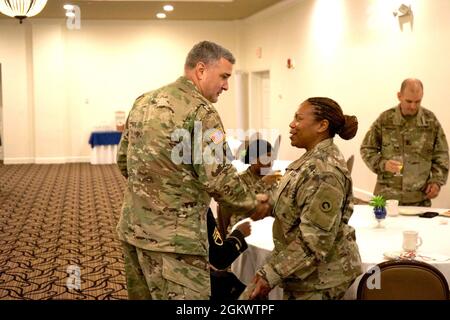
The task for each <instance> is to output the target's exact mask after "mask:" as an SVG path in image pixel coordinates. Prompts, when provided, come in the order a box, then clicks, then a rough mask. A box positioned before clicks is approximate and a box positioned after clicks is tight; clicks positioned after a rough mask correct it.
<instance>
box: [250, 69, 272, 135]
mask: <svg viewBox="0 0 450 320" xmlns="http://www.w3.org/2000/svg"><path fill="white" fill-rule="evenodd" d="M250 88H251V89H250V108H249V109H250V110H249V111H250V112H249V128H250V129H254V130H256V131H263V129H266V130H268V129H270V128H271V112H270V72H269V71H268V70H266V71H258V72H252V73H251V78H250Z"/></svg>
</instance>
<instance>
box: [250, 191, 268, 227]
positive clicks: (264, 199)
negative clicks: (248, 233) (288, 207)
mask: <svg viewBox="0 0 450 320" xmlns="http://www.w3.org/2000/svg"><path fill="white" fill-rule="evenodd" d="M256 200H258V203H257V204H256V209H255V211H254V212H253V213H252V214H251V215H250V218H251V219H252V220H254V221H257V220H261V219H264V218H265V217H267V216H270V214H271V213H272V206H271V205H270V203H269V196H268V195H267V194H263V193H260V194H257V195H256Z"/></svg>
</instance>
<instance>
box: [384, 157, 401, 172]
mask: <svg viewBox="0 0 450 320" xmlns="http://www.w3.org/2000/svg"><path fill="white" fill-rule="evenodd" d="M402 166H403V164H402V163H401V162H400V161H396V160H388V161H386V163H385V164H384V170H385V171H388V172H391V173H400V172H401V170H402Z"/></svg>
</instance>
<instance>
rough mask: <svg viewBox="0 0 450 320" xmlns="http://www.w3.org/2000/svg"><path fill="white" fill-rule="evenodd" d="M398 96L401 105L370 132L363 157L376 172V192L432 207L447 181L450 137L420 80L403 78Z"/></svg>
mask: <svg viewBox="0 0 450 320" xmlns="http://www.w3.org/2000/svg"><path fill="white" fill-rule="evenodd" d="M397 96H398V99H399V100H400V103H399V105H398V106H395V107H393V108H391V109H389V110H387V111H385V112H383V113H382V114H381V115H380V116H379V117H378V119H377V120H376V121H375V122H374V123H373V125H372V127H371V128H370V130H369V131H368V132H367V134H366V136H365V138H364V140H363V142H362V145H361V156H362V158H363V159H364V161H365V163H366V164H367V166H368V167H369V169H370V170H372V171H373V172H375V173H376V174H377V184H376V186H375V191H374V194H377V195H383V196H384V197H385V198H387V199H397V200H399V204H400V205H408V206H427V207H429V206H431V200H430V199H433V198H436V197H437V196H438V194H439V191H440V189H441V186H443V185H444V184H445V183H446V181H447V176H448V165H449V155H448V144H447V139H446V137H445V133H444V131H443V130H442V127H441V125H440V123H439V121H438V119H437V118H436V116H435V115H434V114H433V113H432V112H431V111H429V110H427V109H425V108H424V107H422V106H421V105H420V104H421V101H422V97H423V85H422V82H421V81H420V80H417V79H406V80H404V81H403V83H402V85H401V88H400V92H399V93H397Z"/></svg>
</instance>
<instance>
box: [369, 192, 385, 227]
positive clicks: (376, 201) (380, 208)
mask: <svg viewBox="0 0 450 320" xmlns="http://www.w3.org/2000/svg"><path fill="white" fill-rule="evenodd" d="M369 205H371V206H372V207H373V213H374V214H375V219H377V221H378V227H381V221H382V220H383V219H385V218H386V199H385V198H384V197H383V196H374V197H373V198H372V199H371V200H370V202H369Z"/></svg>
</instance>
